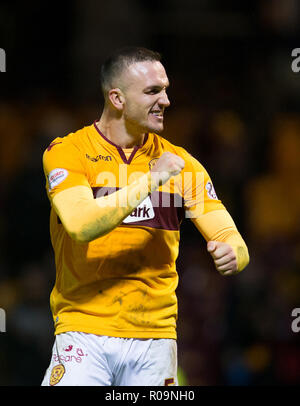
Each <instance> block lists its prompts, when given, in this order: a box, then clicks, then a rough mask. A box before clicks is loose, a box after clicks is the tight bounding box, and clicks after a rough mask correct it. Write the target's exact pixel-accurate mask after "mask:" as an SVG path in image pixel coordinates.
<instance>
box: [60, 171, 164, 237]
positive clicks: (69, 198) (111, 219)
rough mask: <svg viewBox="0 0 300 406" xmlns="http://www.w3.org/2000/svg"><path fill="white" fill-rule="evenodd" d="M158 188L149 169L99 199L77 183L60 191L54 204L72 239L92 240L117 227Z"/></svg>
mask: <svg viewBox="0 0 300 406" xmlns="http://www.w3.org/2000/svg"><path fill="white" fill-rule="evenodd" d="M156 188H157V184H156V182H155V181H153V179H152V178H151V174H150V172H149V173H148V174H146V175H143V176H141V177H140V178H139V179H137V180H136V181H134V182H133V183H131V184H130V185H128V186H126V187H124V188H122V189H120V190H118V191H117V192H115V193H112V194H110V195H108V196H102V197H99V198H96V199H94V197H93V194H92V190H91V189H89V188H88V187H86V186H75V187H73V188H70V189H67V190H64V191H63V192H60V193H59V194H57V195H56V196H55V197H54V198H53V206H54V209H55V210H56V212H57V214H58V216H59V217H60V220H61V222H62V224H63V226H64V227H65V229H66V231H67V232H68V234H69V235H70V236H71V237H72V238H73V239H75V240H76V241H78V242H90V241H92V240H95V239H96V238H99V237H101V236H103V235H105V234H107V233H108V232H110V231H111V230H113V229H114V228H115V227H117V226H118V225H119V224H120V223H121V222H122V221H123V220H124V219H125V218H126V217H127V216H128V215H129V214H130V213H131V212H132V211H133V210H134V209H135V208H136V207H137V206H138V205H139V204H140V203H141V202H142V201H143V200H144V199H145V198H146V197H147V196H148V195H149V194H150V193H151V192H152V191H153V190H155V189H156Z"/></svg>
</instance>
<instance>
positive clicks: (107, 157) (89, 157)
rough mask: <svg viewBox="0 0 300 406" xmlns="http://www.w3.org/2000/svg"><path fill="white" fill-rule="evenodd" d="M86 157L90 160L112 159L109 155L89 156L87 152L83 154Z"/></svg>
mask: <svg viewBox="0 0 300 406" xmlns="http://www.w3.org/2000/svg"><path fill="white" fill-rule="evenodd" d="M85 156H86V158H87V159H89V160H90V161H92V162H98V161H112V157H111V156H110V155H97V156H96V157H95V158H93V157H92V156H90V155H89V154H85Z"/></svg>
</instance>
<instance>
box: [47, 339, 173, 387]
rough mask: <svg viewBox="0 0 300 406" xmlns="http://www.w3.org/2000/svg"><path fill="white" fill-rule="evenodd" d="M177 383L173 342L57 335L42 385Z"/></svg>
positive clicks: (169, 340) (149, 384)
mask: <svg viewBox="0 0 300 406" xmlns="http://www.w3.org/2000/svg"><path fill="white" fill-rule="evenodd" d="M164 385H178V383H177V343H176V341H175V340H173V339H166V338H160V339H138V338H118V337H107V336H98V335H94V334H86V333H80V332H75V331H70V332H67V333H62V334H58V335H57V336H56V338H55V342H54V345H53V350H52V357H51V362H50V366H49V368H48V369H47V371H46V374H45V377H44V379H43V382H42V386H164Z"/></svg>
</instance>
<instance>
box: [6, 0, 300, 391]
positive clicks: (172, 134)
mask: <svg viewBox="0 0 300 406" xmlns="http://www.w3.org/2000/svg"><path fill="white" fill-rule="evenodd" d="M299 34H300V10H299V2H298V1H297V0H253V1H249V2H248V1H245V2H243V1H233V0H229V1H222V0H199V1H192V0H185V1H184V2H182V1H179V0H164V1H158V0H151V1H145V0H126V1H122V0H110V1H93V0H85V1H79V0H76V1H72V2H71V1H63V2H60V3H57V4H56V3H55V2H32V1H26V2H14V1H9V2H8V1H1V3H0V47H1V48H3V49H5V51H6V55H7V72H6V73H5V74H2V75H1V77H0V134H1V149H0V179H1V200H0V205H1V213H0V249H1V253H0V307H1V308H3V309H4V310H5V311H6V317H7V320H6V330H7V331H6V333H0V385H39V384H40V382H41V379H42V377H43V374H44V372H45V369H46V368H47V366H48V363H49V357H50V352H51V346H52V343H53V328H52V320H51V315H50V309H49V294H50V291H51V289H52V286H53V283H54V278H55V269H54V263H53V253H52V248H51V245H50V240H49V232H48V230H49V227H48V214H49V204H48V200H47V197H46V193H45V187H44V175H43V172H42V166H41V157H42V153H43V150H44V149H45V148H46V147H47V145H48V144H49V143H50V141H51V140H52V139H53V138H55V137H57V136H63V135H65V134H67V133H69V132H71V131H73V130H76V129H78V128H80V127H82V126H84V125H87V124H90V123H92V122H93V121H94V120H95V119H96V118H98V117H99V116H100V113H101V109H102V97H101V94H100V85H99V66H100V64H101V63H102V61H103V59H104V58H105V56H106V55H107V53H109V52H110V51H111V50H113V49H115V48H117V47H120V46H123V45H142V46H146V47H149V48H153V49H155V50H157V51H160V52H161V53H162V54H163V58H164V59H163V62H164V64H165V66H166V68H167V72H168V75H169V78H170V81H171V87H170V91H169V95H170V100H171V103H172V105H171V107H170V108H169V111H168V112H167V115H166V130H165V132H164V134H163V135H164V136H165V137H166V138H168V139H170V140H171V142H173V143H175V144H179V145H181V146H183V147H185V148H186V149H187V150H188V151H189V152H191V153H192V154H193V155H194V156H195V157H197V158H198V159H199V160H200V161H201V162H202V163H203V165H204V166H205V167H206V168H207V170H208V172H209V173H210V175H211V177H212V179H213V181H214V184H215V188H216V191H217V194H218V196H219V197H220V198H221V199H222V201H223V202H224V204H225V206H226V207H227V208H228V210H229V211H230V213H231V214H232V216H233V218H234V219H235V221H236V224H237V226H238V227H239V229H240V231H241V232H242V234H243V236H244V238H245V240H246V242H247V244H248V247H249V251H250V256H251V263H250V265H249V266H248V267H247V268H246V270H245V271H244V272H242V273H241V274H240V275H238V276H236V277H232V278H223V277H221V276H220V275H219V274H218V273H217V272H216V271H215V270H214V267H213V263H212V261H211V259H210V257H209V256H208V254H207V253H206V249H205V248H206V247H205V241H204V239H203V238H202V237H201V235H199V234H198V232H197V231H196V229H195V227H194V226H193V225H192V223H191V222H190V221H188V220H186V221H185V222H184V224H183V225H182V239H181V252H180V257H179V258H178V261H177V265H178V272H179V275H180V282H179V287H178V290H177V294H178V299H179V318H178V350H179V354H178V355H179V365H180V376H181V383H183V384H186V385H262V384H271V385H283V384H297V383H299V382H300V346H299V337H300V332H299V333H298V334H297V333H295V332H293V331H292V329H291V323H292V320H293V318H292V317H291V312H292V310H293V309H294V308H296V307H300V239H299V224H300V221H299V220H300V188H299V183H300V177H299V172H300V171H299V169H300V115H299V112H300V96H299V94H300V93H299V92H300V73H298V74H297V73H294V72H293V71H292V69H291V63H292V57H291V52H292V50H293V49H294V48H297V47H300V36H299Z"/></svg>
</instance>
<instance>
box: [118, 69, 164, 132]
mask: <svg viewBox="0 0 300 406" xmlns="http://www.w3.org/2000/svg"><path fill="white" fill-rule="evenodd" d="M123 79H124V81H123V83H124V88H123V94H124V97H125V104H124V118H125V123H126V125H127V126H128V128H129V130H131V131H136V132H155V133H160V132H162V131H163V128H164V126H163V119H164V117H163V115H164V110H165V108H166V107H168V106H169V105H170V102H169V99H168V96H167V93H166V89H167V87H168V86H169V80H168V77H167V75H166V71H165V69H164V67H163V65H162V64H161V63H160V62H159V61H145V62H137V63H134V64H132V65H130V66H129V67H128V69H127V70H126V72H124V77H123Z"/></svg>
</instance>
